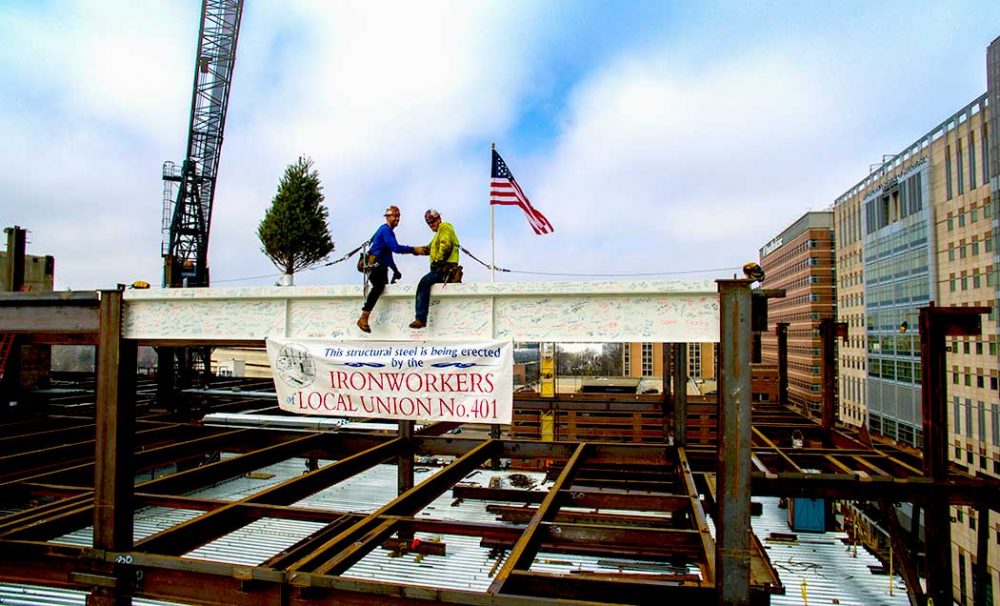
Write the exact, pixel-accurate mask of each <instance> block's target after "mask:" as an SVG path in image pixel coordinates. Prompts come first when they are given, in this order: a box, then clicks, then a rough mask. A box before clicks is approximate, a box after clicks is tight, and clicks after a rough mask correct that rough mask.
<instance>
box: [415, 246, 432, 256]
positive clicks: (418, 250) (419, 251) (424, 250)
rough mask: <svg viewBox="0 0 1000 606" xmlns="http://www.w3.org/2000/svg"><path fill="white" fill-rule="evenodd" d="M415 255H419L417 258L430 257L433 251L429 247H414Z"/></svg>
mask: <svg viewBox="0 0 1000 606" xmlns="http://www.w3.org/2000/svg"><path fill="white" fill-rule="evenodd" d="M413 254H414V255H417V256H420V255H429V254H431V249H430V247H428V246H414V247H413Z"/></svg>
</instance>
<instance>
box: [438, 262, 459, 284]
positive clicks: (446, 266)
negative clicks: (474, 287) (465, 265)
mask: <svg viewBox="0 0 1000 606" xmlns="http://www.w3.org/2000/svg"><path fill="white" fill-rule="evenodd" d="M431 270H432V271H436V272H437V273H438V274H440V276H441V281H442V282H443V283H445V284H461V283H462V266H461V265H459V264H458V263H449V262H447V261H435V262H433V263H431Z"/></svg>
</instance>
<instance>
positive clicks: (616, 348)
mask: <svg viewBox="0 0 1000 606" xmlns="http://www.w3.org/2000/svg"><path fill="white" fill-rule="evenodd" d="M556 373H557V374H559V375H561V376H569V375H573V376H584V377H620V376H622V344H621V343H605V344H603V345H602V346H601V349H600V351H598V350H597V349H592V348H587V349H584V350H583V351H579V352H569V351H566V350H565V349H561V348H560V349H559V351H558V356H557V362H556Z"/></svg>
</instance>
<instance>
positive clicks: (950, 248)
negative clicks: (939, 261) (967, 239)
mask: <svg viewBox="0 0 1000 606" xmlns="http://www.w3.org/2000/svg"><path fill="white" fill-rule="evenodd" d="M948 260H949V261H954V260H955V247H954V244H949V245H948Z"/></svg>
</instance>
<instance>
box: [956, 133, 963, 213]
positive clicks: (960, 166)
mask: <svg viewBox="0 0 1000 606" xmlns="http://www.w3.org/2000/svg"><path fill="white" fill-rule="evenodd" d="M955 145H956V147H955V159H956V160H957V161H958V166H957V167H956V170H955V174H956V175H957V176H958V195H960V196H961V195H962V194H964V193H965V163H964V161H963V160H964V158H963V157H962V140H961V139H959V140H958V141H956V142H955ZM960 224H961V223H960Z"/></svg>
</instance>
